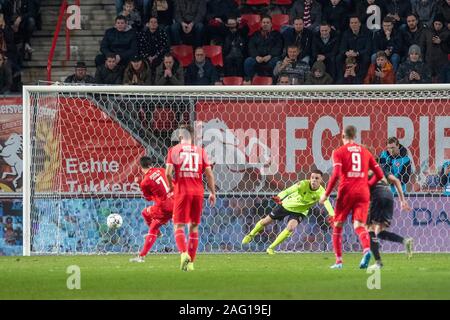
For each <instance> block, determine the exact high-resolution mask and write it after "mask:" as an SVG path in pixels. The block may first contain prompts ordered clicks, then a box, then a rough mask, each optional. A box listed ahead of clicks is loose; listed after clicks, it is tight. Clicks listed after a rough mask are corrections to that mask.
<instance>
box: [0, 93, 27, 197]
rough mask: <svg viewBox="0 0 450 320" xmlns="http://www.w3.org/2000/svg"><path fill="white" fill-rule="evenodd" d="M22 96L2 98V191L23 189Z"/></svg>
mask: <svg viewBox="0 0 450 320" xmlns="http://www.w3.org/2000/svg"><path fill="white" fill-rule="evenodd" d="M21 178H22V98H20V97H8V98H1V99H0V192H16V191H21V189H22V179H21Z"/></svg>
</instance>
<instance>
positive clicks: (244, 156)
mask: <svg viewBox="0 0 450 320" xmlns="http://www.w3.org/2000/svg"><path fill="white" fill-rule="evenodd" d="M196 112H197V120H199V121H200V124H201V128H202V136H203V144H204V145H205V146H206V149H207V150H209V151H210V153H212V154H210V156H211V157H212V159H213V162H214V163H216V164H217V165H218V167H217V168H216V170H215V171H216V172H215V173H216V174H218V175H219V176H220V177H221V178H223V179H225V182H223V183H222V186H221V187H222V190H223V191H230V190H236V189H240V190H242V187H240V185H242V184H241V183H240V182H233V181H236V180H239V179H244V175H245V170H247V171H248V170H250V171H251V170H253V171H258V172H259V176H260V177H259V179H260V180H261V183H260V184H257V186H256V188H259V189H261V188H262V187H273V188H279V187H280V186H279V183H280V181H282V182H284V181H286V180H296V179H297V178H298V176H299V175H300V176H301V175H302V174H303V173H307V172H309V171H310V170H311V169H313V168H319V169H321V170H322V171H324V172H330V170H331V167H332V164H331V154H332V151H333V150H334V149H335V148H336V147H338V146H339V145H340V144H341V140H340V136H341V132H342V129H343V127H345V126H346V125H350V124H351V125H355V126H356V127H357V129H358V132H359V134H358V142H361V143H363V144H365V145H367V146H369V147H370V148H371V149H372V150H373V152H374V153H376V154H380V153H381V152H382V151H383V150H384V149H385V147H386V140H387V138H388V137H390V136H396V137H398V138H399V140H400V143H401V144H403V145H404V146H405V147H406V148H407V149H408V151H409V154H410V157H411V158H412V166H413V170H414V172H415V173H416V174H428V173H429V172H435V171H436V170H438V169H440V167H441V166H442V164H443V162H444V161H445V160H449V159H450V105H449V103H448V101H445V100H436V101H434V100H433V101H431V100H430V101H428V100H388V99H386V100H384V99H380V100H351V101H349V100H320V101H319V100H317V101H314V100H306V101H294V100H290V101H282V102H277V101H264V100H259V101H258V100H256V101H254V102H245V101H235V102H221V103H214V102H209V101H204V102H199V103H198V104H197V106H196ZM211 132H216V133H212V134H211ZM218 136H220V137H218ZM220 146H221V147H222V150H220V152H218V151H217V150H218V149H220V148H219V147H220ZM237 163H239V166H238V167H236V164H237ZM217 180H219V179H217ZM263 180H265V182H263ZM219 187H220V186H219ZM281 187H283V185H282V186H281ZM245 188H247V187H245ZM248 191H254V190H248Z"/></svg>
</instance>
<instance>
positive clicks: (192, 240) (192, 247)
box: [188, 232, 198, 262]
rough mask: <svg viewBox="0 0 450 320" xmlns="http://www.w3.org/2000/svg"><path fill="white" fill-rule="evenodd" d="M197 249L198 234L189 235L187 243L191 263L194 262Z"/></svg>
mask: <svg viewBox="0 0 450 320" xmlns="http://www.w3.org/2000/svg"><path fill="white" fill-rule="evenodd" d="M197 248H198V232H191V233H189V242H188V254H189V257H191V262H194V260H195V255H196V254H197Z"/></svg>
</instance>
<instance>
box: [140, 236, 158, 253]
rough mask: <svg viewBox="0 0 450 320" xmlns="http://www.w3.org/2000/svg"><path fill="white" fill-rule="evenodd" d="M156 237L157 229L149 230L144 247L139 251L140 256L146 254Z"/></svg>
mask: <svg viewBox="0 0 450 320" xmlns="http://www.w3.org/2000/svg"><path fill="white" fill-rule="evenodd" d="M156 238H158V231H156V232H152V231H150V232H149V234H148V235H147V236H146V237H145V242H144V247H143V248H142V250H141V253H139V255H140V256H141V257H145V256H146V255H147V253H148V252H149V251H150V249H151V248H152V247H153V244H154V243H155V241H156Z"/></svg>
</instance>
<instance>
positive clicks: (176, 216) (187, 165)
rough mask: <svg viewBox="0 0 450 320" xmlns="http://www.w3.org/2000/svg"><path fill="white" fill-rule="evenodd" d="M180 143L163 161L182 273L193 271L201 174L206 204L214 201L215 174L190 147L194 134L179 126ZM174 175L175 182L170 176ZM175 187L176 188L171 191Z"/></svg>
mask: <svg viewBox="0 0 450 320" xmlns="http://www.w3.org/2000/svg"><path fill="white" fill-rule="evenodd" d="M177 135H178V138H179V140H180V143H179V144H177V145H176V146H173V147H171V148H170V149H169V151H168V154H167V160H166V177H167V181H168V182H169V190H172V189H174V198H175V200H174V208H173V223H174V225H175V242H176V244H177V247H178V251H179V252H180V253H181V270H183V271H193V270H194V260H195V255H196V253H197V247H198V225H199V224H200V220H201V215H202V211H203V194H204V187H203V180H202V176H203V173H205V175H206V181H207V184H208V189H209V191H210V194H209V202H210V204H211V206H214V205H215V202H216V190H215V183H214V175H213V172H212V169H211V166H210V164H209V161H208V157H207V155H206V152H205V150H204V149H203V148H202V147H199V146H196V145H194V144H193V141H194V131H193V129H192V128H191V127H190V126H187V125H182V126H180V128H178V130H177ZM173 173H175V179H176V183H175V184H174V183H173V181H172V180H173V178H172V174H173ZM174 185H175V188H174ZM186 224H189V241H188V243H187V244H186V235H185V233H184V229H185V226H186Z"/></svg>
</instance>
